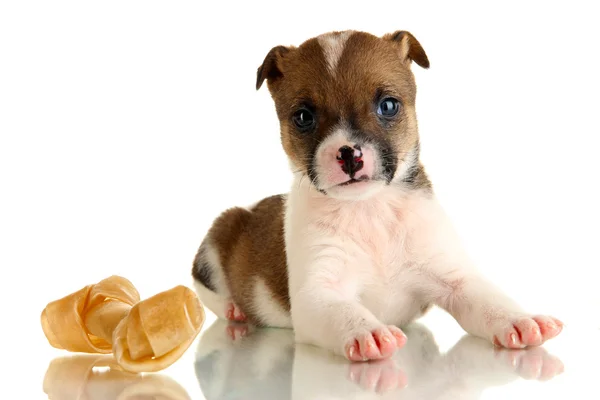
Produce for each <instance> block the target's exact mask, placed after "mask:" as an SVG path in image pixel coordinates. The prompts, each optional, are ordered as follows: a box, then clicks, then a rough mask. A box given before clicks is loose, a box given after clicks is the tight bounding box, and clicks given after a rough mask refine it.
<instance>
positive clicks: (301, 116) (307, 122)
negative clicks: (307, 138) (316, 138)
mask: <svg viewBox="0 0 600 400" xmlns="http://www.w3.org/2000/svg"><path fill="white" fill-rule="evenodd" d="M292 121H294V124H295V125H296V128H298V130H299V131H302V132H306V131H308V130H310V129H311V128H312V127H313V126H314V125H315V116H314V114H313V113H312V112H311V111H310V110H308V109H306V108H301V109H300V110H298V111H296V112H295V113H294V116H293V117H292Z"/></svg>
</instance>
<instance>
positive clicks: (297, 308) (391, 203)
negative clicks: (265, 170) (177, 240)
mask: <svg viewBox="0 0 600 400" xmlns="http://www.w3.org/2000/svg"><path fill="white" fill-rule="evenodd" d="M413 62H414V63H416V64H418V65H419V66H421V67H424V68H428V67H429V60H428V58H427V55H426V54H425V51H424V50H423V48H422V47H421V44H420V43H419V42H418V41H417V39H416V38H415V37H414V36H413V35H411V34H410V33H409V32H406V31H397V32H394V33H391V34H387V35H384V36H383V37H376V36H373V35H371V34H368V33H364V32H356V31H345V32H333V33H327V34H324V35H321V36H318V37H316V38H312V39H310V40H307V41H306V42H304V43H303V44H302V45H300V46H299V47H284V46H277V47H274V48H273V49H272V50H271V51H270V52H269V53H268V54H267V56H266V57H265V59H264V63H263V64H262V66H261V67H260V68H259V69H258V72H257V83H256V87H257V89H259V88H260V87H261V86H262V84H263V82H264V81H265V80H266V81H267V84H268V88H269V91H270V93H271V96H272V98H273V100H274V102H275V107H276V111H277V115H278V117H279V120H280V126H281V142H282V144H283V149H284V151H285V152H286V154H287V155H288V157H289V160H290V165H291V168H292V171H293V172H294V177H295V178H294V182H293V183H292V186H291V189H290V192H289V193H288V194H285V195H278V196H273V197H269V198H266V199H264V200H262V201H260V202H259V203H258V204H256V205H254V206H253V207H251V208H233V209H230V210H227V211H225V212H224V213H223V214H222V215H221V216H220V217H219V218H217V219H216V221H215V222H214V224H213V226H212V227H211V228H210V230H209V232H208V234H207V236H206V238H205V240H204V241H203V243H202V244H201V246H200V248H199V250H198V253H197V255H196V258H195V261H194V267H193V276H194V278H195V281H196V283H197V285H196V287H197V291H198V294H199V296H200V299H201V300H202V301H203V302H204V304H205V305H206V306H207V307H208V308H209V309H210V310H212V311H213V312H215V313H216V314H217V315H218V316H219V317H222V318H227V319H230V320H240V321H241V320H246V319H248V320H249V321H250V322H251V323H253V324H256V325H262V326H277V327H289V328H293V329H294V333H295V337H296V340H297V341H299V342H303V343H311V344H314V345H317V346H321V347H324V348H327V349H330V350H332V351H334V352H336V353H338V354H343V355H345V356H346V357H347V358H348V359H350V360H353V361H359V360H367V359H377V358H385V357H389V356H390V355H391V354H392V353H393V352H394V351H395V350H396V348H397V347H399V346H402V345H403V344H404V342H405V340H406V338H405V336H404V335H403V333H402V331H401V330H400V329H399V327H400V326H402V325H404V324H406V323H408V322H410V321H413V320H414V319H415V318H418V317H419V316H421V315H422V314H423V313H424V312H425V311H426V310H427V309H428V308H429V307H431V306H432V305H437V306H439V307H442V308H443V309H445V310H447V311H448V312H449V313H450V314H452V315H453V316H454V317H455V318H456V320H457V321H458V323H459V324H460V325H461V326H462V327H463V328H464V329H465V330H466V331H467V332H469V333H471V334H473V335H476V336H480V337H483V338H487V339H488V340H490V341H492V342H494V343H496V344H498V345H502V346H506V347H510V348H522V347H525V346H528V345H540V344H541V343H543V342H544V341H546V340H547V339H550V338H552V337H554V336H556V335H557V334H558V333H559V332H560V330H561V328H562V323H561V322H560V321H558V320H557V319H554V318H552V317H547V316H534V315H530V314H528V313H526V312H524V311H523V310H522V309H521V308H520V307H519V306H518V305H517V304H516V303H515V302H514V301H513V300H511V299H510V298H508V297H507V296H506V295H504V294H503V293H502V292H501V291H500V290H499V289H497V288H496V287H495V286H493V285H492V284H491V283H490V282H488V281H486V280H485V279H484V278H483V277H482V276H481V275H480V274H479V273H478V272H477V270H476V268H475V267H474V266H473V265H472V263H471V261H470V260H469V258H468V256H467V255H466V254H465V252H464V251H463V249H462V247H461V244H460V241H459V240H458V238H457V235H456V234H455V232H454V230H453V228H452V225H451V223H450V222H449V221H448V219H447V217H446V216H445V214H444V212H443V210H442V207H441V206H440V204H439V203H438V202H437V200H436V197H435V194H434V192H433V189H432V185H431V183H430V181H429V179H428V177H427V175H426V173H425V171H424V168H423V166H422V164H421V163H420V161H419V135H418V129H417V118H416V113H415V97H416V84H415V79H414V76H413V73H412V71H411V66H412V63H413Z"/></svg>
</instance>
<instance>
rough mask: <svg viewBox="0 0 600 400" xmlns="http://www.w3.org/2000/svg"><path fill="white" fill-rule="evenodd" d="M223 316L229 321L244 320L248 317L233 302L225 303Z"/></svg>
mask: <svg viewBox="0 0 600 400" xmlns="http://www.w3.org/2000/svg"><path fill="white" fill-rule="evenodd" d="M225 316H226V317H227V319H228V320H229V321H236V322H246V321H247V320H248V317H246V315H245V314H244V313H243V312H242V310H240V308H239V307H238V306H236V305H235V303H233V302H232V303H229V304H227V308H226V310H225Z"/></svg>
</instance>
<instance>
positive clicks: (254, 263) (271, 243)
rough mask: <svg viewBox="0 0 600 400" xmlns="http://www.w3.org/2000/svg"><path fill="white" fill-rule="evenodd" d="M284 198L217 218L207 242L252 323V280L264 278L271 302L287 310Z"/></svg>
mask: <svg viewBox="0 0 600 400" xmlns="http://www.w3.org/2000/svg"><path fill="white" fill-rule="evenodd" d="M283 206H284V195H276V196H271V197H267V198H265V199H263V200H262V201H260V202H259V203H258V204H257V205H256V206H255V207H254V208H253V209H252V210H250V211H249V210H247V209H245V208H238V207H236V208H232V209H229V210H227V211H225V212H224V213H223V214H221V216H219V218H217V219H216V220H215V222H214V224H213V226H212V227H211V229H210V231H209V233H208V236H207V238H208V240H210V243H211V245H212V246H213V247H214V248H215V250H216V251H217V253H218V254H219V258H220V261H221V265H222V266H223V273H224V275H225V279H226V281H227V284H228V286H229V290H230V291H231V295H232V298H233V301H234V302H235V303H236V304H237V305H238V307H240V309H241V310H242V311H243V312H244V313H245V314H246V315H247V316H248V318H249V319H250V321H251V322H253V323H255V324H260V320H259V319H258V318H257V315H255V314H254V312H253V308H252V304H251V303H250V302H251V301H252V300H253V298H254V292H253V291H254V284H255V278H256V277H259V278H261V279H263V280H264V281H265V283H266V285H267V287H268V288H269V289H270V290H271V291H272V293H273V296H274V299H275V300H276V301H277V302H278V303H279V304H280V305H281V307H282V308H283V309H284V310H286V311H289V309H290V300H289V295H288V281H287V266H286V265H287V261H286V255H285V244H284V235H283V218H284V215H283V213H284V211H283Z"/></svg>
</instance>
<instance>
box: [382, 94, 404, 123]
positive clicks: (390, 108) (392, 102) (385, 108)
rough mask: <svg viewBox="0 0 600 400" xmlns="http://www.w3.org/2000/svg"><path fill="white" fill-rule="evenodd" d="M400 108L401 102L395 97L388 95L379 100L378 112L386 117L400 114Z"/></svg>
mask: <svg viewBox="0 0 600 400" xmlns="http://www.w3.org/2000/svg"><path fill="white" fill-rule="evenodd" d="M399 110H400V102H399V101H398V100H396V99H394V98H393V97H386V98H385V99H383V100H381V102H379V107H377V114H379V115H381V116H382V117H385V118H391V117H393V116H395V115H396V114H398V111H399Z"/></svg>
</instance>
